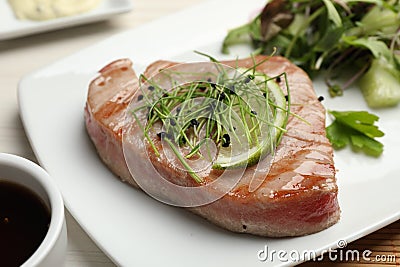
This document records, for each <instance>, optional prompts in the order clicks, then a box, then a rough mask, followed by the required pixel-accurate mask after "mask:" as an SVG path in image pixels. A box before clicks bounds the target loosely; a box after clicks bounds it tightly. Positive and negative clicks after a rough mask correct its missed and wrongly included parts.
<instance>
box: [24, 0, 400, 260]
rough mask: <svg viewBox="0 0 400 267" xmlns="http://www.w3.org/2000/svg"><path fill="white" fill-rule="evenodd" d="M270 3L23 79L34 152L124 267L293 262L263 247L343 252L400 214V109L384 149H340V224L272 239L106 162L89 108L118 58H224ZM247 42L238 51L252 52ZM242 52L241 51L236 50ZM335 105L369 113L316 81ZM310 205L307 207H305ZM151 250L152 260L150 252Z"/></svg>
mask: <svg viewBox="0 0 400 267" xmlns="http://www.w3.org/2000/svg"><path fill="white" fill-rule="evenodd" d="M263 4H264V1H263V0H253V1H246V2H245V1H237V2H231V3H229V4H226V1H223V0H217V1H211V2H206V3H204V4H202V5H199V6H196V7H194V8H191V9H188V10H186V11H184V12H181V13H178V14H175V15H173V16H169V17H165V18H163V19H161V20H159V21H156V22H153V23H151V24H147V25H145V26H143V27H141V28H137V29H135V30H133V31H129V32H125V33H122V34H119V35H116V36H114V37H112V38H110V39H107V40H105V41H103V42H101V43H99V44H97V45H94V46H92V47H90V48H88V49H86V50H83V51H81V52H79V53H77V54H75V55H72V56H70V57H68V58H65V59H63V60H60V61H58V62H55V63H54V64H52V65H50V66H47V67H45V68H43V69H41V70H39V71H37V72H35V73H32V74H30V75H28V76H26V77H24V78H23V79H22V81H21V83H20V86H19V103H20V112H21V116H22V119H23V122H24V125H25V129H26V131H27V133H28V136H29V139H30V141H31V144H32V146H33V149H34V151H35V153H36V155H37V157H38V159H39V161H40V163H41V164H42V165H43V166H44V167H45V168H46V170H47V171H48V172H49V173H50V174H51V175H52V176H53V177H54V179H55V180H56V182H57V183H58V185H59V187H60V188H61V190H62V193H63V196H64V199H65V203H66V206H67V208H68V209H69V211H70V212H71V214H73V216H74V217H75V218H76V220H77V221H78V222H79V223H80V224H81V226H82V227H83V228H84V229H85V230H86V231H87V233H88V234H89V235H90V236H91V237H92V238H93V240H94V241H95V242H96V243H97V244H98V245H99V246H100V247H101V248H102V249H103V250H104V252H105V253H106V254H107V255H109V256H110V257H111V259H112V260H113V261H114V262H115V263H117V264H119V265H122V266H187V265H190V266H241V267H243V266H267V265H291V263H289V261H290V258H295V257H296V256H295V255H294V254H293V255H292V256H291V257H289V255H287V256H286V259H287V260H288V261H285V260H284V259H283V260H282V261H281V260H279V259H278V258H277V255H275V258H274V260H273V262H271V258H269V259H268V260H267V261H266V262H260V261H259V260H258V257H257V253H258V252H259V251H260V250H261V249H264V248H265V246H268V249H269V251H270V252H271V251H272V250H276V251H279V250H284V251H286V252H287V253H290V252H291V251H292V250H297V251H299V253H302V252H303V251H305V250H314V251H316V252H317V253H321V252H322V251H323V250H324V249H328V248H335V247H337V243H338V241H339V240H345V241H346V242H351V241H353V240H355V239H358V238H360V237H362V236H364V235H366V234H368V233H371V232H373V231H375V230H377V229H379V228H381V227H383V226H385V225H387V224H389V223H391V222H393V221H395V220H397V219H399V218H400V198H399V197H398V189H399V188H400V179H399V177H398V174H399V173H400V167H399V164H398V160H397V159H398V152H399V151H400V138H399V135H400V124H399V123H398V114H399V107H397V108H393V109H388V110H379V111H375V113H377V114H379V115H380V117H381V120H380V122H379V125H380V127H381V128H382V129H383V130H384V131H385V132H386V135H385V137H383V138H382V139H381V140H382V142H383V143H384V144H385V152H384V154H383V155H382V156H381V157H380V158H378V159H375V158H370V157H367V156H363V155H358V154H354V153H352V152H351V151H349V150H343V151H340V152H338V153H336V156H335V160H336V166H337V168H338V169H339V172H338V174H337V178H338V184H339V201H340V206H341V208H342V218H341V220H340V222H339V223H337V224H336V225H334V226H332V227H330V228H329V229H327V230H324V231H322V232H319V233H317V234H313V235H309V236H304V237H297V238H282V239H269V238H261V237H255V236H251V235H241V234H234V233H230V232H228V231H225V230H222V229H219V228H217V227H215V226H213V225H211V224H209V223H208V222H206V221H205V220H203V219H201V218H199V217H197V216H195V215H193V214H191V213H190V212H188V211H186V210H183V209H179V208H174V207H170V206H166V205H164V204H161V203H159V202H157V201H155V200H154V199H152V198H150V197H148V196H147V195H145V194H144V193H142V192H140V191H138V190H136V189H133V188H131V187H129V186H128V185H126V184H124V183H122V182H120V181H119V180H118V179H116V178H115V177H114V176H113V174H112V173H111V172H110V171H109V170H108V169H107V168H106V167H105V166H104V165H103V164H102V163H101V161H100V160H99V158H98V157H97V155H96V152H95V150H94V149H93V146H92V144H91V142H90V140H89V138H88V136H87V134H86V131H85V127H84V120H83V108H84V105H85V98H86V93H87V86H88V83H89V82H90V80H91V79H92V78H93V77H95V76H96V71H97V70H99V69H100V68H101V67H103V66H104V65H105V64H107V63H108V62H110V61H111V60H114V59H117V58H122V57H129V58H131V59H132V60H133V62H134V64H135V69H136V70H137V72H139V73H140V71H142V70H143V68H144V66H146V65H147V64H148V63H149V62H152V61H153V60H156V59H181V60H195V59H197V60H198V59H200V57H199V56H197V55H194V54H193V53H192V52H191V51H192V50H193V49H197V50H200V51H203V52H206V53H209V54H211V55H213V56H216V57H218V58H220V59H224V58H226V56H223V55H221V54H220V52H219V51H220V44H221V41H222V39H223V37H224V35H225V33H226V31H227V29H229V28H232V27H234V26H237V25H240V24H241V23H243V22H245V21H247V20H248V18H249V14H251V13H252V12H254V10H255V9H257V8H259V7H261V6H262V5H263ZM246 49H247V48H240V49H237V50H235V53H239V54H242V55H244V54H246V53H248V52H249V51H250V50H249V49H247V50H246ZM231 57H234V55H231ZM315 87H316V90H317V91H318V94H320V95H324V96H325V98H326V100H325V101H324V103H325V104H326V106H327V107H328V108H332V109H338V110H348V109H349V110H350V109H351V110H354V109H361V110H367V107H366V105H365V104H364V102H363V100H362V97H361V95H360V94H359V92H358V91H357V90H351V91H348V92H346V96H345V97H341V98H336V99H330V98H329V97H328V96H327V90H326V88H325V86H324V85H323V84H322V83H318V82H316V83H315ZM299 208H301V207H299ZM150 255H151V256H150Z"/></svg>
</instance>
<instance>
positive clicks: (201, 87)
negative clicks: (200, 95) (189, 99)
mask: <svg viewBox="0 0 400 267" xmlns="http://www.w3.org/2000/svg"><path fill="white" fill-rule="evenodd" d="M206 89H207V87H206V86H205V85H200V86H199V90H200V91H203V92H204V91H205V90H206Z"/></svg>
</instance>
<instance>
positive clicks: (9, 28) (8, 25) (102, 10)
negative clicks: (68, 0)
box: [0, 0, 132, 41]
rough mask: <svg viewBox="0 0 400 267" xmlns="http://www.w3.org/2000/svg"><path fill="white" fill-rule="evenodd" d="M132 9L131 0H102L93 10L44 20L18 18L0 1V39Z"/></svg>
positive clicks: (87, 21)
mask: <svg viewBox="0 0 400 267" xmlns="http://www.w3.org/2000/svg"><path fill="white" fill-rule="evenodd" d="M130 10H132V3H131V0H103V1H102V2H101V3H100V5H99V6H98V7H96V8H94V9H93V10H91V11H89V12H86V13H83V14H80V15H76V16H69V17H62V18H58V19H51V20H46V21H30V20H18V19H17V18H16V17H15V16H14V12H13V10H12V8H11V6H10V5H9V4H8V1H7V0H3V1H0V41H1V40H6V39H11V38H15V37H21V36H26V35H31V34H35V33H40V32H46V31H50V30H55V29H62V28H66V27H70V26H75V25H79V24H84V23H90V22H95V21H100V20H105V19H108V18H110V17H111V16H114V15H117V14H121V13H124V12H128V11H130Z"/></svg>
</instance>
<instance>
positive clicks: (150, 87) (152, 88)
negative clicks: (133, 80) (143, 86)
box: [147, 85, 155, 91]
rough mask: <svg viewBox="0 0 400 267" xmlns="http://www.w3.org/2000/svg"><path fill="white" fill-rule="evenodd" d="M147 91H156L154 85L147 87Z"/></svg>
mask: <svg viewBox="0 0 400 267" xmlns="http://www.w3.org/2000/svg"><path fill="white" fill-rule="evenodd" d="M147 89H149V90H150V91H154V89H155V88H154V86H153V85H150V86H149V87H147Z"/></svg>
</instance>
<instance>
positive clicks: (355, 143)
mask: <svg viewBox="0 0 400 267" xmlns="http://www.w3.org/2000/svg"><path fill="white" fill-rule="evenodd" d="M328 112H329V114H331V115H332V116H334V117H335V120H334V121H333V123H332V124H331V125H329V126H328V127H327V128H326V135H327V137H328V139H329V140H330V142H331V143H332V145H333V147H334V148H335V149H341V148H344V147H345V146H347V145H348V144H350V145H351V147H352V149H353V150H356V151H362V152H364V153H365V154H367V155H371V156H375V157H378V156H380V155H381V154H382V152H383V144H382V143H380V142H379V141H377V140H375V137H382V136H383V135H384V133H383V132H382V131H381V130H379V129H378V127H377V126H376V125H374V124H375V122H376V121H378V120H379V117H378V116H376V115H374V114H371V113H369V112H367V111H328Z"/></svg>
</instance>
